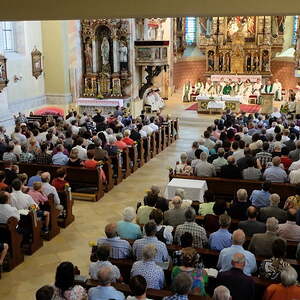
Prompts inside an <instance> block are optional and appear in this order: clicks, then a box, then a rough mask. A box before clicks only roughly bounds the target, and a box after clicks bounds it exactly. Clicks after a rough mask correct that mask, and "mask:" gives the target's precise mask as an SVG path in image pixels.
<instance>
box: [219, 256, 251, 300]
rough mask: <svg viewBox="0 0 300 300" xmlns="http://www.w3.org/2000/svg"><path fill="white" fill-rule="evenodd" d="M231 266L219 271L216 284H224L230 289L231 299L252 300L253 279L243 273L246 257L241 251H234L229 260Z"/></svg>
mask: <svg viewBox="0 0 300 300" xmlns="http://www.w3.org/2000/svg"><path fill="white" fill-rule="evenodd" d="M231 264H232V268H231V269H230V270H228V271H224V272H219V273H218V276H217V285H224V286H226V287H227V288H228V289H229V290H230V294H231V295H232V299H245V300H254V299H255V297H254V292H255V286H254V280H253V279H252V277H251V275H246V274H244V273H243V270H244V267H245V264H246V257H245V255H244V254H242V253H235V254H233V255H232V260H231Z"/></svg>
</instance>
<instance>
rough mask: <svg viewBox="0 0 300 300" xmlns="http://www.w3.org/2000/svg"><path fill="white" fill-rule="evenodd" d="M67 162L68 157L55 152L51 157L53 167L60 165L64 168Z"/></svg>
mask: <svg viewBox="0 0 300 300" xmlns="http://www.w3.org/2000/svg"><path fill="white" fill-rule="evenodd" d="M68 161H69V157H68V156H67V155H65V154H63V153H62V152H57V153H56V154H54V155H53V156H52V163H53V164H54V165H62V166H65V165H66V164H67V163H68Z"/></svg>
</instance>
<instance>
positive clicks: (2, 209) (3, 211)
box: [0, 204, 20, 224]
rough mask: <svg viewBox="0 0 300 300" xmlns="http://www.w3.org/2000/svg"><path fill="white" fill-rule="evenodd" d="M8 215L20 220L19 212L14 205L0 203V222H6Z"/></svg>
mask: <svg viewBox="0 0 300 300" xmlns="http://www.w3.org/2000/svg"><path fill="white" fill-rule="evenodd" d="M10 217H14V218H16V219H17V220H18V221H19V220H20V214H19V212H18V210H17V209H16V208H15V207H12V206H11V205H9V204H0V223H4V224H5V223H6V222H7V220H8V219H9V218H10Z"/></svg>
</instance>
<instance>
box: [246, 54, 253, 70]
mask: <svg viewBox="0 0 300 300" xmlns="http://www.w3.org/2000/svg"><path fill="white" fill-rule="evenodd" d="M251 69H252V68H251V54H248V55H247V58H246V70H247V72H250V71H251Z"/></svg>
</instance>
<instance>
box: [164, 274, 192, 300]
mask: <svg viewBox="0 0 300 300" xmlns="http://www.w3.org/2000/svg"><path fill="white" fill-rule="evenodd" d="M192 285H193V279H192V278H191V276H190V275H189V274H188V273H185V272H182V273H180V274H178V275H177V276H176V277H175V278H174V280H173V282H172V291H173V292H174V293H175V294H174V295H172V296H168V297H165V298H163V300H184V299H188V294H189V292H190V290H191V289H192Z"/></svg>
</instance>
